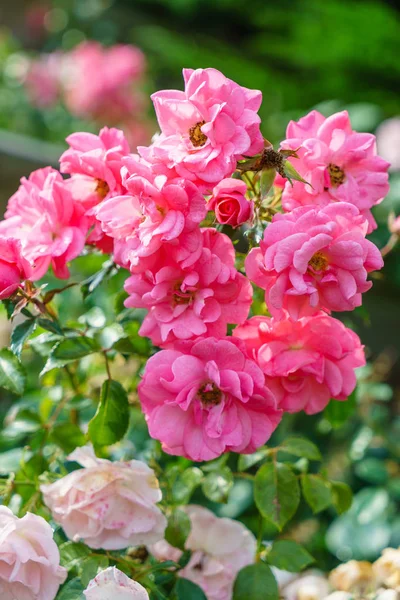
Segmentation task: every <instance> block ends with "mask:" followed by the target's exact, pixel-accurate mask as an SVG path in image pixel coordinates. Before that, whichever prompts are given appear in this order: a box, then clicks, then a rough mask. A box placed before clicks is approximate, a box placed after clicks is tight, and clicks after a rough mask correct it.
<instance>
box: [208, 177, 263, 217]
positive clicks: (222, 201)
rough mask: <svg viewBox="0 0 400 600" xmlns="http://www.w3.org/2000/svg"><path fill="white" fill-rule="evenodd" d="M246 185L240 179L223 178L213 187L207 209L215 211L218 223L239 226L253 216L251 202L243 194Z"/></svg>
mask: <svg viewBox="0 0 400 600" xmlns="http://www.w3.org/2000/svg"><path fill="white" fill-rule="evenodd" d="M246 191H247V185H246V184H245V182H244V181H242V180H241V179H231V178H228V179H223V180H222V181H221V182H220V183H219V184H218V185H217V186H215V188H214V189H213V194H212V197H211V198H210V200H209V202H208V209H209V210H213V211H214V212H215V216H216V218H217V221H218V223H221V224H222V225H231V226H232V227H239V226H240V225H243V223H246V221H249V220H250V219H251V218H252V216H253V203H252V202H251V201H250V200H248V199H247V198H246V196H245V194H246Z"/></svg>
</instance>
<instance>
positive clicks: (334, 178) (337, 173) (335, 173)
mask: <svg viewBox="0 0 400 600" xmlns="http://www.w3.org/2000/svg"><path fill="white" fill-rule="evenodd" d="M328 173H329V177H330V180H331V186H332V187H338V186H339V185H341V184H342V183H343V182H344V181H345V179H346V175H345V174H344V171H343V169H341V168H340V167H338V166H337V165H333V164H332V163H330V164H329V165H328Z"/></svg>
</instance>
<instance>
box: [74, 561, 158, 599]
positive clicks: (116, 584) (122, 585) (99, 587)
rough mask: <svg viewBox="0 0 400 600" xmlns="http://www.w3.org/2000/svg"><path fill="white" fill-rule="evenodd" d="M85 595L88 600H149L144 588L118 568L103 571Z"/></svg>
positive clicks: (91, 582) (90, 584)
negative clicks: (112, 599) (113, 599)
mask: <svg viewBox="0 0 400 600" xmlns="http://www.w3.org/2000/svg"><path fill="white" fill-rule="evenodd" d="M83 593H84V594H85V598H86V600H110V599H111V598H115V600H149V595H148V593H147V592H146V590H145V589H144V587H143V586H142V585H140V583H138V582H137V581H133V579H129V577H127V576H126V575H125V573H122V571H119V570H118V569H117V568H116V567H109V568H108V569H105V570H104V571H101V572H100V573H99V574H98V575H96V577H95V578H94V579H92V581H90V583H89V585H88V586H87V588H86V590H85V591H84V592H83Z"/></svg>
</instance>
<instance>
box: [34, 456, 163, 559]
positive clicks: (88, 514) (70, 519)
mask: <svg viewBox="0 0 400 600" xmlns="http://www.w3.org/2000/svg"><path fill="white" fill-rule="evenodd" d="M68 458H69V460H74V461H76V462H79V463H80V464H81V465H82V467H83V469H78V470H77V471H73V472H72V473H69V475H66V476H65V477H62V478H61V479H58V480H57V481H56V482H55V483H51V484H48V485H42V486H41V488H40V489H41V491H42V494H43V500H44V503H45V504H46V506H48V508H49V509H50V510H51V514H52V516H53V519H54V520H55V521H56V523H59V524H60V525H61V526H62V528H63V529H64V531H65V533H66V535H67V536H68V537H69V538H70V539H71V540H74V541H79V540H80V539H82V540H83V541H84V542H85V544H87V545H88V546H89V547H90V548H103V549H104V550H120V549H123V548H127V547H128V546H136V545H140V544H151V543H154V542H156V541H158V540H159V539H162V537H163V535H164V529H165V526H166V519H165V517H164V515H163V514H162V512H161V510H160V509H159V508H158V506H157V503H158V502H160V500H161V491H160V488H159V485H158V481H157V479H156V477H155V475H154V471H153V470H152V469H150V468H149V467H148V466H147V465H146V464H145V463H144V462H142V461H139V460H131V461H129V462H119V461H116V462H111V461H109V460H106V459H102V458H97V457H96V456H95V454H94V452H93V449H92V448H91V447H90V446H85V447H83V448H77V449H76V450H74V452H73V453H72V454H70V455H69V457H68Z"/></svg>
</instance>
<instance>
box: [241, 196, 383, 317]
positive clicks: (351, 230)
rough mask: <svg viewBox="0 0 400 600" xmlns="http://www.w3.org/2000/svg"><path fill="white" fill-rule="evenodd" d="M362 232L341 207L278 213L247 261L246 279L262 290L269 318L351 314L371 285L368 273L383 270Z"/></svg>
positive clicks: (354, 212) (362, 225)
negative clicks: (287, 314) (286, 314)
mask: <svg viewBox="0 0 400 600" xmlns="http://www.w3.org/2000/svg"><path fill="white" fill-rule="evenodd" d="M366 233H367V222H366V220H365V218H364V217H363V216H362V215H360V214H359V212H358V209H357V208H356V207H355V206H354V205H353V204H349V203H345V202H333V203H331V204H329V205H328V206H325V207H323V208H320V209H319V210H318V208H315V207H313V206H301V207H299V208H296V209H294V210H293V211H292V212H291V213H287V214H277V215H275V216H274V218H273V220H272V223H271V224H270V225H268V226H267V228H266V230H265V233H264V239H263V240H262V241H261V243H260V247H259V248H253V250H251V252H250V254H249V255H248V257H247V259H246V273H247V276H248V277H249V278H250V279H251V280H252V281H254V283H256V284H257V285H259V286H260V287H261V288H263V289H264V290H265V301H266V303H267V306H268V309H269V311H270V312H271V314H272V315H273V316H280V315H282V314H283V312H284V311H285V310H287V311H288V312H289V313H290V315H291V316H292V317H293V318H298V317H299V316H305V315H309V314H313V313H316V312H318V311H319V310H321V309H323V310H326V311H328V312H329V311H332V310H333V311H345V310H353V309H354V308H355V307H356V306H360V305H361V294H362V293H363V292H366V291H367V290H369V289H370V287H371V286H372V282H370V281H367V275H368V273H370V272H371V271H375V270H376V269H381V268H382V266H383V260H382V257H381V254H380V252H379V250H378V248H377V247H376V246H375V245H374V244H373V243H372V242H370V241H369V240H366V239H365V235H366Z"/></svg>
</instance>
